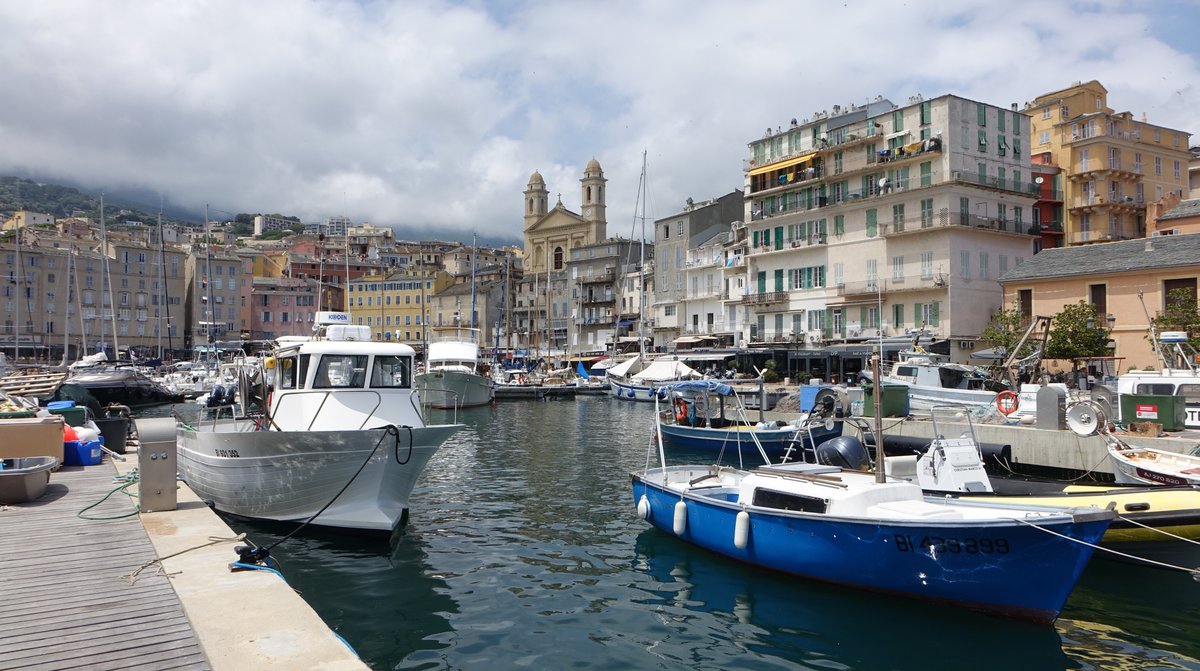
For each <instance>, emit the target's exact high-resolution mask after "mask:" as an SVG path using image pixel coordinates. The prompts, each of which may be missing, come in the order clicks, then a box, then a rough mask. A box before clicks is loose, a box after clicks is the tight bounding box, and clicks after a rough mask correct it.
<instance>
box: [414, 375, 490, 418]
mask: <svg viewBox="0 0 1200 671" xmlns="http://www.w3.org/2000/svg"><path fill="white" fill-rule="evenodd" d="M416 382H417V388H418V389H420V390H421V403H422V404H424V405H426V406H428V407H431V408H443V409H453V408H474V407H478V406H481V405H488V404H490V403H491V402H492V401H493V400H494V399H495V398H496V387H495V383H494V382H492V380H491V379H489V378H486V377H484V376H482V375H477V374H475V373H465V372H459V371H443V370H433V371H429V372H427V373H421V374H419V375H417V376H416Z"/></svg>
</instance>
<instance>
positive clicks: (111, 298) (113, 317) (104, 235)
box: [100, 194, 121, 359]
mask: <svg viewBox="0 0 1200 671" xmlns="http://www.w3.org/2000/svg"><path fill="white" fill-rule="evenodd" d="M100 251H101V252H102V253H103V258H104V284H105V286H106V287H108V303H109V313H108V318H109V321H111V322H112V334H113V358H114V359H116V358H120V356H121V342H120V341H119V340H118V339H117V297H116V296H115V295H114V294H113V290H112V272H111V271H110V270H109V268H108V228H107V227H106V226H105V225H104V194H100ZM100 309H101V311H102V312H103V310H104V305H103V301H101V305H100ZM100 334H101V337H100V342H104V315H103V314H101V315H100ZM105 356H107V352H106V353H105Z"/></svg>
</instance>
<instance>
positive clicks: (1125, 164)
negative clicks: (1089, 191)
mask: <svg viewBox="0 0 1200 671" xmlns="http://www.w3.org/2000/svg"><path fill="white" fill-rule="evenodd" d="M1073 165H1074V168H1075V170H1074V172H1072V173H1071V174H1070V175H1068V178H1069V179H1072V180H1082V179H1092V178H1093V177H1094V175H1089V176H1088V177H1086V178H1085V177H1083V176H1082V175H1083V174H1084V173H1092V172H1120V173H1126V174H1128V175H1130V176H1135V175H1141V174H1142V164H1141V163H1137V162H1136V161H1122V160H1113V159H1112V158H1111V157H1110V158H1089V159H1087V160H1086V161H1075V163H1074V164H1073Z"/></svg>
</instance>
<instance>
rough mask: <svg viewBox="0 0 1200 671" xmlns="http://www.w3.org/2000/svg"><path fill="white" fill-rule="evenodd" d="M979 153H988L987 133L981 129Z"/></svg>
mask: <svg viewBox="0 0 1200 671" xmlns="http://www.w3.org/2000/svg"><path fill="white" fill-rule="evenodd" d="M979 151H987V131H986V130H984V129H982V128H980V129H979Z"/></svg>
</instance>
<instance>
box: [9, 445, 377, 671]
mask: <svg viewBox="0 0 1200 671" xmlns="http://www.w3.org/2000/svg"><path fill="white" fill-rule="evenodd" d="M136 465H137V455H136V454H135V453H130V454H128V455H126V460H125V461H123V462H122V461H119V460H114V459H113V458H112V457H111V456H107V455H106V456H105V458H104V461H103V462H102V463H100V464H98V465H95V466H73V467H64V468H62V469H61V470H59V471H58V472H56V473H54V474H52V475H51V477H50V484H49V486H48V488H47V491H46V494H45V495H44V496H42V497H41V498H39V499H37V500H35V501H30V502H28V503H21V504H12V505H7V506H0V560H2V561H0V564H2V565H3V567H4V580H3V594H4V598H3V599H0V668H4V669H18V668H19V669H23V670H40V669H95V668H121V669H172V668H179V669H209V668H211V669H214V670H215V671H234V670H241V669H260V670H261V669H275V670H280V671H283V670H285V669H286V670H288V671H291V670H294V669H321V670H328V671H343V670H345V671H351V670H354V671H357V670H360V669H367V668H369V667H367V665H366V664H364V663H363V662H362V661H361V660H359V659H358V657H357V656H356V655H355V653H354V652H353V651H352V650H351V649H350V648H349V646H348V645H347V644H346V643H345V642H343V641H342V640H341V639H340V638H339V637H338V636H337V635H336V634H334V633H333V632H332V631H331V630H330V629H329V627H328V626H326V624H325V623H324V622H323V621H322V620H321V618H320V617H318V616H317V614H316V612H315V611H313V609H312V608H311V607H310V606H309V605H308V604H307V603H306V602H305V601H304V600H303V599H302V598H301V597H300V596H299V595H298V594H297V593H296V592H295V591H294V590H293V589H292V588H291V587H289V586H288V585H287V583H286V582H284V580H282V579H280V577H279V576H278V575H276V574H274V573H271V572H267V571H238V572H233V571H230V569H229V564H230V563H231V562H233V561H235V560H236V559H237V556H236V555H235V554H234V552H233V548H234V546H235V545H237V544H238V543H239V541H237V540H235V537H236V534H235V533H234V532H233V530H231V529H230V528H229V527H228V526H227V525H226V524H225V523H224V522H223V521H222V520H221V518H220V517H218V516H217V515H216V514H215V513H214V512H212V510H210V509H209V508H208V507H207V506H206V505H204V503H203V502H202V501H200V500H199V499H198V498H197V497H196V495H195V494H194V493H193V492H192V491H191V490H190V489H188V487H187V486H186V485H184V484H183V483H179V489H178V506H177V509H176V510H172V511H166V512H153V513H140V514H136V513H135V512H134V507H133V506H134V502H136V500H137V499H136V491H137V489H136V485H135V486H133V487H131V488H130V490H129V491H130V493H133V494H134V495H135V496H134V498H133V499H130V498H129V497H127V496H125V495H123V494H121V493H115V494H112V495H111V496H110V497H109V498H107V499H105V500H104V503H103V504H102V505H99V506H96V507H95V508H94V509H92V510H89V511H88V512H87V513H86V514H87V515H88V516H98V517H106V518H109V519H103V520H86V519H82V518H81V517H80V516H79V513H80V512H81V511H82V510H83V509H84V508H86V507H88V506H91V505H92V504H95V503H97V501H100V500H101V499H102V497H104V495H105V494H106V493H109V492H110V491H111V490H113V489H115V488H116V487H118V486H120V482H116V481H114V477H115V476H118V475H124V474H127V473H128V472H129V471H131V470H132V469H133V468H134V467H135V466H136ZM155 559H160V561H159V562H158V564H156V563H155V562H154V560H155ZM159 565H161V568H160V566H159Z"/></svg>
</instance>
